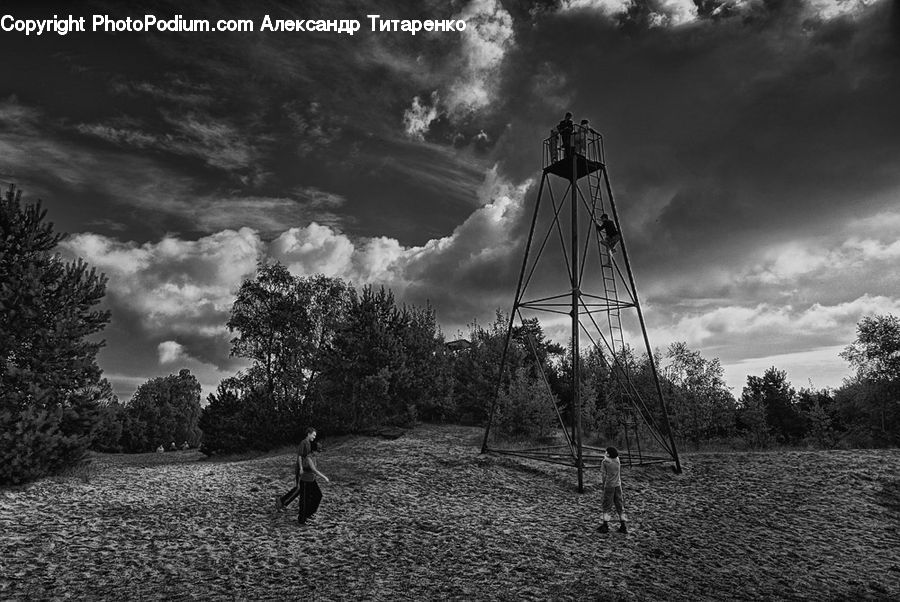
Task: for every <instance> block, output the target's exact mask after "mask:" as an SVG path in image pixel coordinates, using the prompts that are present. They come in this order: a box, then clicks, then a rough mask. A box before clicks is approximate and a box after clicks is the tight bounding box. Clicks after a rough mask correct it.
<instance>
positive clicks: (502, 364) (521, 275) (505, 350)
mask: <svg viewBox="0 0 900 602" xmlns="http://www.w3.org/2000/svg"><path fill="white" fill-rule="evenodd" d="M546 180H547V174H546V173H545V174H544V175H543V176H542V177H541V186H540V188H538V197H537V202H535V204H534V214H533V215H532V216H531V228H530V229H529V230H528V242H526V243H525V257H524V258H523V259H522V269H521V270H520V271H519V283H518V284H517V285H516V298H515V301H513V307H512V311H510V312H509V325H508V326H507V328H506V341H505V342H504V343H503V355H502V356H501V357H500V371H499V372H498V373H497V383H496V384H495V385H494V398H493V399H492V400H491V409H490V411H489V412H488V421H487V426H486V427H485V429H484V441H482V443H481V453H485V452H487V449H488V435H490V432H491V423H492V422H493V420H494V412H495V411H496V409H497V398H498V397H499V396H500V386H501V384H502V382H503V371H504V370H505V369H506V357H507V354H508V352H509V340H510V338H512V329H513V320H515V317H516V311H517V310H518V309H519V301H521V300H522V299H521V296H522V282H523V281H524V279H525V269H526V268H527V267H528V256H529V254H530V252H531V243H532V241H533V240H534V226H535V224H536V223H537V217H538V210H539V209H540V207H541V196H542V194H543V192H544V183H545V182H546Z"/></svg>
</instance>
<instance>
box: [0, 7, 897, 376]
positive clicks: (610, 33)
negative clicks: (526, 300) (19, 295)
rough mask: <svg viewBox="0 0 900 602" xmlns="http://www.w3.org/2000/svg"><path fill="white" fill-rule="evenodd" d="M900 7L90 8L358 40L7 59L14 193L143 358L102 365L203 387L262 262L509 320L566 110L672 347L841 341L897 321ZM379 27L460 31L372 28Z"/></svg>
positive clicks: (38, 49)
mask: <svg viewBox="0 0 900 602" xmlns="http://www.w3.org/2000/svg"><path fill="white" fill-rule="evenodd" d="M896 6H897V3H896V2H894V3H889V2H885V1H884V0H882V1H881V2H880V3H876V4H874V5H872V6H869V7H868V8H865V7H864V6H863V3H855V2H844V3H835V2H827V1H825V0H821V1H819V0H817V1H816V2H741V3H738V2H725V3H723V2H716V1H704V2H702V3H692V2H689V1H686V0H665V1H658V2H657V1H653V2H619V1H618V0H559V1H558V2H540V3H506V6H504V4H503V3H502V2H499V1H497V0H470V1H459V2H452V3H443V2H431V3H417V4H415V5H411V4H410V3H408V2H399V1H398V2H378V3H376V4H366V5H360V4H358V3H356V2H350V1H345V2H337V3H335V2H329V3H325V2H303V3H295V2H263V3H257V4H254V5H252V6H250V5H244V6H239V7H238V6H223V5H218V4H205V5H203V6H191V7H190V10H188V8H187V7H186V6H184V5H183V4H181V3H174V2H172V3H150V4H147V5H146V6H145V7H142V8H141V9H140V10H138V9H136V8H133V7H127V8H126V7H122V6H121V5H118V4H115V5H114V4H112V3H95V4H92V5H90V6H89V8H86V9H85V10H90V11H92V12H97V13H102V12H109V13H110V14H113V15H120V16H125V15H126V14H131V15H133V14H137V13H139V12H142V11H146V12H153V13H156V14H158V15H160V16H162V15H165V14H176V13H182V14H184V15H185V16H186V17H188V18H199V17H204V18H211V19H218V18H253V19H254V20H256V21H257V23H258V22H259V20H260V19H261V16H262V15H263V14H270V15H271V16H272V17H273V18H287V17H297V18H335V19H340V18H353V19H360V20H362V21H363V27H364V30H363V31H361V32H358V34H357V35H356V36H354V37H352V38H350V37H349V36H345V35H335V34H334V33H330V34H326V33H321V34H316V33H305V34H297V33H280V34H273V33H271V32H268V33H261V32H256V33H252V34H234V35H231V34H216V35H114V36H113V35H90V36H82V37H67V38H59V39H56V38H42V39H40V40H36V39H27V40H26V39H24V38H23V37H21V36H18V37H17V36H2V37H0V45H2V50H3V51H4V54H5V55H6V56H15V57H17V58H16V59H15V60H14V61H13V62H12V63H10V69H11V70H12V76H11V77H10V78H7V79H5V80H4V82H2V83H0V127H2V131H0V150H2V151H3V152H2V159H0V173H7V172H11V173H12V174H13V175H14V176H15V177H16V178H17V181H18V182H19V183H20V184H21V185H22V186H23V188H25V189H26V192H33V193H39V194H40V195H42V196H44V197H46V198H45V200H46V204H47V206H48V207H50V209H51V218H52V219H54V220H56V221H58V222H60V223H61V224H62V225H63V229H65V230H69V231H72V232H74V233H81V235H80V236H79V237H76V238H74V239H72V243H71V245H70V246H69V247H68V248H69V251H70V252H71V253H73V254H78V255H81V256H84V257H86V258H87V259H88V260H89V261H90V262H91V263H93V264H95V265H98V266H100V267H101V269H103V270H105V271H107V272H108V273H109V274H110V277H111V279H110V283H111V284H110V294H109V299H110V303H112V304H114V305H115V310H116V311H115V312H114V324H113V325H112V326H111V331H110V337H109V339H110V345H111V346H112V345H115V346H116V349H117V350H118V349H121V350H124V351H123V352H122V353H118V352H117V351H115V350H113V349H112V347H110V348H109V349H108V350H107V351H104V355H103V362H104V366H109V367H110V368H109V369H110V370H113V371H114V373H115V374H116V375H117V378H118V379H119V382H121V383H125V384H127V383H129V382H131V381H129V380H128V379H129V378H133V376H132V375H133V374H136V373H141V370H142V369H143V368H142V366H147V365H149V364H151V363H153V366H154V367H153V370H154V371H165V370H168V369H170V368H171V369H172V370H175V369H176V368H177V367H178V366H177V363H178V362H180V361H183V362H187V363H188V364H189V365H190V366H191V367H192V369H194V368H196V369H197V370H203V371H205V372H204V373H205V374H206V380H204V381H203V382H204V386H207V384H208V383H212V385H214V384H215V378H218V377H219V376H221V375H222V374H224V372H223V371H226V370H229V369H233V368H235V366H236V364H234V363H233V360H230V359H228V357H227V352H228V348H227V336H226V334H225V333H224V332H223V324H224V321H225V320H226V319H227V312H228V307H229V304H230V301H231V300H232V299H233V292H234V290H235V289H236V287H237V286H238V285H239V283H240V281H241V279H242V278H244V277H246V276H247V275H249V274H251V273H252V271H253V269H254V266H255V262H256V261H257V260H258V259H259V258H260V257H262V256H265V255H266V254H272V256H276V257H277V258H279V259H282V260H283V261H284V262H285V263H286V264H287V265H289V266H290V267H291V269H292V270H294V271H295V273H298V274H309V273H315V272H316V271H323V272H326V273H328V274H330V275H339V276H342V277H345V278H348V279H351V280H353V282H354V283H355V284H357V285H359V284H363V283H373V284H385V285H386V286H390V287H392V288H394V289H395V291H396V292H397V294H398V298H400V299H401V300H405V301H409V302H414V303H424V301H425V300H430V301H431V302H432V303H433V304H434V306H435V307H436V308H437V310H438V317H439V319H440V320H441V321H442V322H443V323H444V325H445V331H447V332H455V328H456V327H458V326H463V325H465V324H467V323H469V322H471V321H472V320H473V319H476V318H477V319H478V321H479V322H482V323H485V322H487V321H490V319H491V318H492V314H493V311H494V309H495V308H497V307H500V308H503V309H505V310H506V309H508V306H509V304H510V303H511V301H512V299H511V297H512V294H513V292H514V291H513V289H514V287H515V282H516V278H517V276H518V271H519V268H520V264H521V253H522V250H523V248H524V241H525V236H526V234H527V229H528V225H529V219H530V216H531V207H532V203H533V202H534V198H535V195H536V192H537V185H536V181H535V178H537V177H538V176H539V175H540V168H541V165H540V160H541V153H540V151H541V148H540V140H541V139H543V138H545V137H546V136H547V134H548V130H549V128H550V127H552V126H553V125H554V124H555V123H556V122H557V121H558V120H559V119H560V118H561V116H562V113H563V112H564V111H566V110H572V111H573V112H575V114H576V117H577V118H581V117H588V118H590V119H591V121H592V125H593V126H594V127H595V128H597V129H598V130H600V131H601V132H602V133H603V134H604V138H605V144H606V151H607V159H608V165H609V168H610V175H611V179H612V186H613V189H614V191H615V193H616V201H617V205H618V209H619V213H620V216H621V219H622V220H623V227H624V229H625V237H626V242H627V244H628V250H629V256H630V257H631V258H632V261H633V264H634V266H635V269H636V271H637V276H638V281H639V287H640V289H641V290H642V296H643V298H644V299H645V300H646V304H647V309H648V311H647V315H648V321H649V322H650V323H651V326H652V328H653V329H654V331H655V332H656V333H658V334H659V338H658V339H654V340H655V341H656V342H657V343H658V344H666V343H668V342H669V341H670V340H688V341H689V342H690V343H691V344H697V345H702V346H705V347H703V349H702V350H704V351H708V350H714V351H715V352H716V353H717V354H721V356H722V357H723V358H727V359H729V361H735V362H737V361H739V360H742V359H745V358H747V357H756V358H760V357H763V358H764V357H765V356H766V355H767V354H768V355H773V354H776V353H781V354H789V353H791V352H793V351H804V352H807V351H809V349H810V348H811V347H816V348H825V347H834V346H835V345H836V344H837V342H840V341H841V340H844V339H846V338H847V337H848V336H849V335H850V334H851V333H852V326H853V323H854V321H855V320H856V319H858V317H859V316H860V315H861V313H865V312H869V313H871V312H873V311H875V310H877V309H879V308H881V309H882V310H884V309H890V308H892V307H894V306H896V305H898V303H900V302H898V300H897V299H896V298H895V297H896V292H895V291H896V290H897V289H896V285H897V283H896V277H893V278H892V277H888V276H886V275H885V274H886V273H887V272H889V267H888V266H890V265H891V262H893V261H896V259H897V257H898V256H900V250H898V247H897V246H896V244H895V242H896V233H895V232H896V230H897V229H896V228H895V229H893V230H891V229H890V228H888V227H887V226H885V224H892V223H895V220H897V219H900V216H898V215H897V214H896V200H897V190H898V188H900V175H898V171H897V169H896V165H897V164H898V160H900V122H898V121H897V120H896V119H894V112H895V107H896V106H898V105H900V102H898V101H900V98H898V96H900V91H898V81H900V78H898V76H897V73H898V72H900V70H898V66H900V65H898V61H900V52H898V27H897V23H898V20H897V19H898V17H897V8H896ZM58 9H59V10H61V11H63V12H64V13H65V12H69V11H71V10H74V9H71V8H68V5H60V7H58ZM23 10H25V11H26V12H25V13H22V16H26V15H29V14H33V15H34V16H42V17H45V16H46V15H43V14H42V13H43V12H45V11H46V10H47V9H46V8H36V7H34V6H33V5H31V6H30V8H27V10H26V9H23ZM369 13H374V14H381V15H382V16H383V17H385V18H435V19H439V18H465V19H466V20H467V22H468V23H469V28H468V29H467V31H466V32H464V33H463V34H447V33H444V34H428V35H425V34H420V35H417V36H415V37H413V36H409V35H407V34H396V33H372V32H368V31H366V29H367V26H368V23H367V22H366V21H365V15H366V14H369ZM48 82H52V83H53V86H48ZM495 164H497V165H498V167H497V169H496V170H495V169H493V166H494V165H495ZM876 216H877V217H876ZM557 255H558V252H557ZM548 257H549V259H550V260H552V261H549V263H553V262H554V261H555V262H556V263H557V264H560V265H561V264H562V261H561V257H558V256H557V257H554V256H552V254H551V255H549V256H548ZM557 260H559V261H557ZM220 264H222V265H227V266H229V268H230V269H224V270H223V269H222V268H221V266H220ZM560 272H561V268H559V267H558V269H556V271H555V272H554V274H553V275H554V276H559V274H560ZM536 278H537V280H536V281H535V282H536V288H540V286H547V287H550V286H557V285H558V283H557V282H551V280H552V279H551V278H549V277H545V276H544V275H538V276H537V277H536ZM564 284H565V283H563V286H564ZM116 316H118V318H117V317H116ZM115 320H120V321H119V322H115ZM800 328H802V329H803V330H802V331H799V330H798V329H800ZM560 332H561V331H560ZM772 332H776V333H777V335H778V336H774V335H773V334H772ZM829 337H831V338H829ZM835 337H837V338H835ZM840 337H844V338H843V339H841V338H840ZM747 340H751V341H752V342H753V343H752V344H746V343H745V341H747ZM139 345H140V349H138V346H139ZM751 354H752V355H751ZM129 355H130V356H132V357H133V359H132V360H129V359H128V356H129ZM106 362H109V363H108V364H107V363H106ZM156 374H157V372H154V374H153V375H156ZM123 386H124V385H123ZM129 386H131V385H129Z"/></svg>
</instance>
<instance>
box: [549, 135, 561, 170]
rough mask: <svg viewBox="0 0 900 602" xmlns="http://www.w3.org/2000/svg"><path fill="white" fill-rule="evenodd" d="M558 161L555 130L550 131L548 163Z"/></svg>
mask: <svg viewBox="0 0 900 602" xmlns="http://www.w3.org/2000/svg"><path fill="white" fill-rule="evenodd" d="M557 161H559V131H558V130H557V129H556V128H553V129H552V130H550V162H551V163H556V162H557Z"/></svg>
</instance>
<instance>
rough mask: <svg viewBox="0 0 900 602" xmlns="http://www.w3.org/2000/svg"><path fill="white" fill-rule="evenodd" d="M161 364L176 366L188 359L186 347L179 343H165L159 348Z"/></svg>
mask: <svg viewBox="0 0 900 602" xmlns="http://www.w3.org/2000/svg"><path fill="white" fill-rule="evenodd" d="M157 348H158V350H159V363H160V364H174V363H176V362H182V361H184V360H186V359H187V354H185V352H184V346H183V345H181V343H179V342H177V341H163V342H162V343H160V344H159V345H158V346H157Z"/></svg>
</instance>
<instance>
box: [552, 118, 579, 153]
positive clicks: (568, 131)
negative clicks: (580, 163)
mask: <svg viewBox="0 0 900 602" xmlns="http://www.w3.org/2000/svg"><path fill="white" fill-rule="evenodd" d="M574 129H575V123H574V122H573V121H572V114H571V113H566V116H565V117H563V119H562V121H560V122H559V123H558V124H557V126H556V131H557V132H559V137H560V138H561V139H562V145H563V155H564V156H566V157H568V156H569V155H571V154H572V134H573V130H574Z"/></svg>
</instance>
